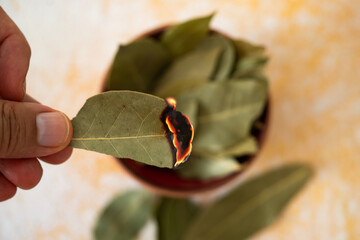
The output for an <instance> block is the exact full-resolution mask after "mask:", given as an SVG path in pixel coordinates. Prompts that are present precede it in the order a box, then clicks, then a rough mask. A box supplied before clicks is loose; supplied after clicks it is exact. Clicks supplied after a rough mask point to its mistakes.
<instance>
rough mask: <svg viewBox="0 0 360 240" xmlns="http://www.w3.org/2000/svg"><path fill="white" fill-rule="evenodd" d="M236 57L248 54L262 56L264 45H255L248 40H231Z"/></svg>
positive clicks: (247, 55)
mask: <svg viewBox="0 0 360 240" xmlns="http://www.w3.org/2000/svg"><path fill="white" fill-rule="evenodd" d="M232 42H233V44H234V46H235V49H236V52H237V57H238V58H244V57H249V56H263V55H264V53H265V47H264V46H261V45H255V44H252V43H250V42H248V41H245V40H241V39H237V40H232Z"/></svg>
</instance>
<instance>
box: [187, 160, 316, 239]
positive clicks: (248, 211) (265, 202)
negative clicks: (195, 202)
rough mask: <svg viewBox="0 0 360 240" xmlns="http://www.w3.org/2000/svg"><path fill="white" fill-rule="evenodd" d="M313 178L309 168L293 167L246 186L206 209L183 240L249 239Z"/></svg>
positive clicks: (265, 176)
mask: <svg viewBox="0 0 360 240" xmlns="http://www.w3.org/2000/svg"><path fill="white" fill-rule="evenodd" d="M311 175H312V170H311V168H310V167H309V166H307V165H302V164H292V165H287V166H283V167H280V168H277V169H275V170H271V171H269V172H267V173H264V174H262V175H260V176H258V177H256V178H254V179H251V180H249V181H247V182H245V183H243V184H242V185H240V186H239V187H237V188H236V189H235V190H233V191H232V192H231V193H229V194H228V195H227V196H225V197H224V198H222V199H220V200H218V201H217V202H215V203H214V204H212V205H211V206H209V207H208V208H207V209H204V211H202V213H201V214H200V215H199V216H198V217H197V218H195V219H194V222H193V223H192V224H191V226H190V227H189V229H188V232H187V233H186V236H185V238H184V239H185V240H219V239H226V240H241V239H247V238H248V237H250V236H251V235H253V234H254V233H256V232H257V231H259V230H260V229H262V228H264V227H266V226H268V225H269V224H270V223H272V222H273V221H274V220H275V219H276V218H277V216H278V215H279V214H280V213H281V212H282V211H283V209H284V208H285V206H286V204H287V203H288V202H289V201H290V199H291V198H292V197H293V196H294V195H295V194H296V193H297V192H298V191H299V190H300V189H301V188H302V187H303V186H304V184H305V183H306V182H307V181H308V179H309V178H310V177H311ZM219 220H220V221H219ZM209 226H211V227H209Z"/></svg>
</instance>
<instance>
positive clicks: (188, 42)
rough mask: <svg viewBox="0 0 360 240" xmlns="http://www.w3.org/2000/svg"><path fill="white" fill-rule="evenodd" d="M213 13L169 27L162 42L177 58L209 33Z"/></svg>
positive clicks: (162, 37)
mask: <svg viewBox="0 0 360 240" xmlns="http://www.w3.org/2000/svg"><path fill="white" fill-rule="evenodd" d="M212 17H213V15H210V16H206V17H200V18H195V19H191V20H189V21H186V22H184V23H181V24H178V25H175V26H173V27H170V28H169V29H167V30H166V31H165V32H164V34H163V35H162V36H161V43H162V44H163V45H164V46H165V47H167V48H168V49H169V51H170V53H171V55H172V56H173V57H174V58H176V57H179V56H180V55H182V54H184V53H186V52H189V51H190V50H192V49H193V48H194V47H195V46H196V45H198V44H199V43H200V42H201V41H202V40H203V39H204V38H205V37H206V35H207V34H208V33H209V24H210V21H211V19H212Z"/></svg>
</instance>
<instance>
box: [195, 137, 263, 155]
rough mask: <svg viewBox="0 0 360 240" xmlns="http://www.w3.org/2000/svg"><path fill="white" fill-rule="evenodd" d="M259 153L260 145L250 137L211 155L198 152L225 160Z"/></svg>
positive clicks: (201, 153)
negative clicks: (225, 158)
mask: <svg viewBox="0 0 360 240" xmlns="http://www.w3.org/2000/svg"><path fill="white" fill-rule="evenodd" d="M257 151H258V144H257V141H256V139H255V137H253V136H248V137H246V138H245V139H243V140H241V141H239V142H237V143H235V145H233V146H231V147H229V148H226V149H224V150H222V151H219V152H216V153H213V154H210V153H209V152H206V151H205V152H201V151H200V153H199V152H198V154H200V155H201V156H206V157H215V158H223V157H230V156H236V157H241V156H244V155H254V154H255V153H256V152H257Z"/></svg>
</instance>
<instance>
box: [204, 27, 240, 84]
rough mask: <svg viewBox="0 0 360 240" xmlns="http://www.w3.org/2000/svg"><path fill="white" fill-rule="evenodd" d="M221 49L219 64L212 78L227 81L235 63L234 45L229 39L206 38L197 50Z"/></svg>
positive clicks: (214, 35)
mask: <svg viewBox="0 0 360 240" xmlns="http://www.w3.org/2000/svg"><path fill="white" fill-rule="evenodd" d="M215 47H219V48H221V49H222V50H223V51H222V52H221V55H220V58H219V61H218V64H217V66H216V69H215V71H214V74H213V76H212V78H213V79H215V80H218V81H225V80H226V79H227V78H228V77H229V76H230V74H231V71H232V70H233V67H234V63H235V56H236V54H235V47H234V45H233V43H232V42H231V41H230V40H228V39H227V38H225V37H223V36H221V35H219V34H213V35H210V36H208V37H206V38H205V39H204V40H203V41H202V42H201V43H200V44H199V45H198V47H197V49H210V48H215Z"/></svg>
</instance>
